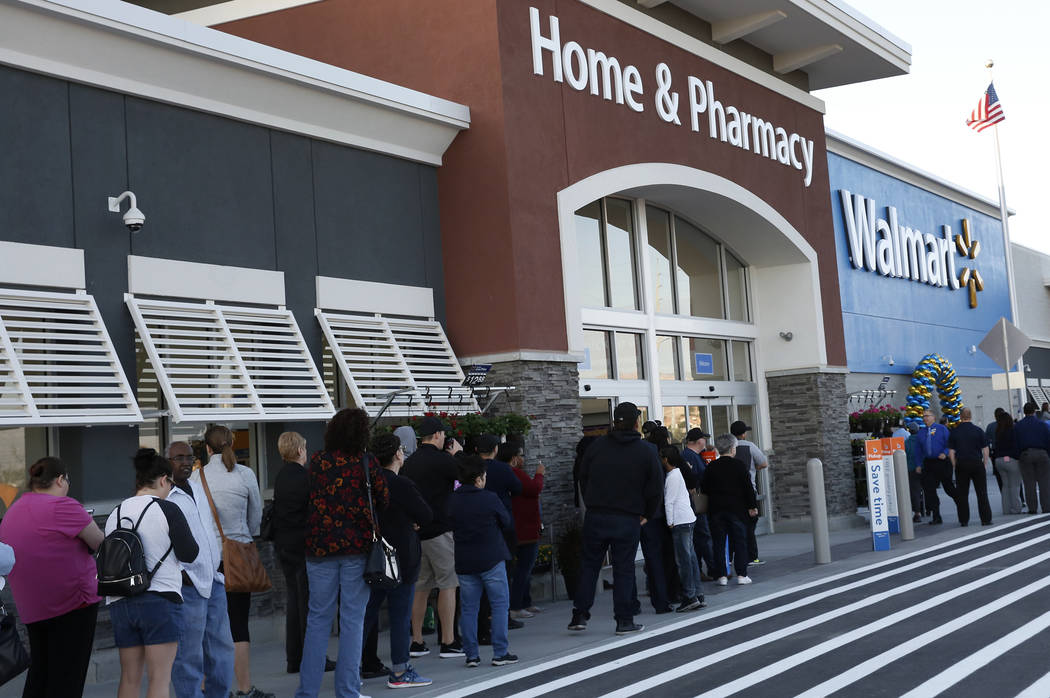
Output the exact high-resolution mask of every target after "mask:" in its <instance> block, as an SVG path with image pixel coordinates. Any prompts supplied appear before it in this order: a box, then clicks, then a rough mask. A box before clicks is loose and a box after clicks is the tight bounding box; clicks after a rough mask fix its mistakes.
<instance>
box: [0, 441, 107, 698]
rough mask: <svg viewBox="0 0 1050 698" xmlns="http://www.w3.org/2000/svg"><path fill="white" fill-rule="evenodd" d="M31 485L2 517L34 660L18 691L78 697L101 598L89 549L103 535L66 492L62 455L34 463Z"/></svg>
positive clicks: (0, 529)
mask: <svg viewBox="0 0 1050 698" xmlns="http://www.w3.org/2000/svg"><path fill="white" fill-rule="evenodd" d="M28 490H29V491H28V492H25V493H24V494H23V495H22V496H21V497H19V498H18V499H17V500H16V501H15V503H14V504H12V505H11V508H10V509H8V510H7V513H6V514H5V515H4V518H3V521H2V522H0V540H2V541H3V542H4V543H7V544H8V545H10V546H11V547H12V548H14V551H15V566H14V569H12V570H11V573H10V574H9V575H8V576H7V581H8V583H9V584H10V585H11V593H12V595H13V596H14V598H15V608H17V609H18V615H19V617H20V618H21V620H22V622H23V623H25V624H26V630H28V633H29V649H30V655H31V657H32V661H31V663H30V665H29V673H28V675H27V676H26V683H25V688H24V689H23V693H22V696H23V698H27V697H30V696H41V697H45V696H46V697H51V696H65V697H68V696H79V695H81V694H82V693H83V692H84V679H85V677H86V676H87V669H88V663H89V662H90V660H91V647H92V644H93V643H94V640H95V619H96V617H97V616H98V602H99V600H100V599H99V597H98V594H97V593H96V592H97V591H98V581H97V580H96V577H95V574H96V571H95V558H94V557H93V556H92V555H91V552H92V551H93V550H95V549H96V548H98V546H99V544H100V543H102V538H103V535H102V531H101V530H100V529H99V527H98V526H97V525H95V522H94V521H93V520H92V518H91V515H90V514H88V513H87V511H86V510H85V509H84V507H83V506H81V505H80V502H78V501H77V500H75V499H73V498H72V497H69V496H67V495H68V494H69V471H68V470H67V469H66V466H65V464H63V463H62V461H60V460H59V459H57V458H41V459H40V460H38V461H37V462H36V463H33V465H32V466H30V468H29V487H28Z"/></svg>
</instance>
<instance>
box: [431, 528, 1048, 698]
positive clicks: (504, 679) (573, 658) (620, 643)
mask: <svg viewBox="0 0 1050 698" xmlns="http://www.w3.org/2000/svg"><path fill="white" fill-rule="evenodd" d="M1048 525H1050V517H1048V516H1044V515H1038V516H1033V517H1031V518H1027V519H1020V520H1018V521H1011V522H1009V523H1005V524H1000V525H997V526H993V527H991V528H988V529H985V530H980V531H978V532H976V533H971V534H967V535H965V536H960V537H958V538H953V539H952V540H948V541H944V542H941V543H937V544H936V545H931V546H928V547H925V548H922V549H918V550H914V551H911V552H908V553H904V554H902V555H897V556H895V557H893V558H890V559H887V560H880V561H878V562H874V563H871V564H869V565H864V566H861V567H858V568H856V569H853V570H849V571H846V572H840V573H837V574H834V575H830V576H827V577H823V578H821V579H817V580H813V581H811V582H804V583H802V584H798V585H796V586H793V587H791V588H789V589H783V590H781V591H777V592H774V593H771V594H765V595H763V596H759V597H757V598H754V599H750V600H747V601H743V602H741V603H738V604H734V605H732V606H728V607H726V608H720V609H717V610H714V611H710V612H706V613H702V614H701V615H695V616H693V617H691V618H688V619H685V620H682V621H679V622H677V623H671V624H669V625H666V626H663V627H660V628H657V629H654V630H651V631H648V632H645V633H643V634H640V635H637V636H633V637H627V638H623V639H621V640H617V641H615V642H611V643H608V644H601V645H598V646H595V647H591V648H588V649H585V650H581V651H579V652H574V653H572V654H568V655H565V656H562V657H558V658H556V659H552V660H549V661H546V662H542V663H540V664H537V665H534V666H530V667H524V668H522V669H519V670H517V671H514V672H512V673H509V674H504V675H502V676H496V677H493V678H491V679H487V680H485V681H478V682H473V683H471V684H470V685H468V686H464V687H462V688H459V689H455V690H452V691H448V692H446V693H443V694H442V696H443V697H444V698H464V697H465V696H470V695H474V694H476V693H481V692H483V691H486V690H489V689H492V688H497V687H499V686H504V685H507V684H509V683H513V682H515V681H519V680H522V679H525V678H528V677H530V676H534V675H537V674H542V673H544V672H546V671H550V670H552V669H556V668H558V667H561V666H565V665H567V664H572V663H575V662H579V661H581V660H584V659H587V658H589V657H591V656H594V655H596V654H603V653H605V652H609V651H613V650H616V649H619V648H622V647H627V646H630V645H631V644H634V643H637V642H641V641H644V640H650V639H652V638H653V637H657V636H659V635H663V634H667V633H672V632H675V631H678V630H681V629H684V628H688V627H689V626H691V625H696V624H698V623H704V622H708V621H710V620H712V619H714V618H717V617H719V616H723V615H726V614H728V613H737V612H739V611H741V610H744V609H747V608H751V607H754V606H758V605H761V604H765V603H768V602H770V601H774V600H776V599H779V598H783V597H785V596H790V595H794V594H798V593H800V592H803V591H806V590H809V589H813V588H815V587H821V586H825V585H828V584H832V583H834V582H837V581H839V580H842V579H847V578H850V577H856V576H858V575H865V574H866V573H868V572H872V571H875V570H879V569H881V568H885V567H888V566H891V565H897V564H899V563H901V562H903V561H906V560H909V559H912V558H916V557H919V556H923V559H921V560H918V561H916V562H912V563H909V564H907V565H904V566H902V567H897V568H894V569H891V570H888V571H886V572H883V573H879V574H875V575H871V576H867V577H864V578H863V579H861V580H860V581H857V582H852V583H850V584H846V585H843V586H840V587H835V588H834V589H829V590H827V591H824V592H818V593H817V594H814V595H813V596H809V597H806V598H805V599H802V600H799V601H795V602H792V603H790V604H786V605H784V606H779V607H777V608H775V609H772V610H770V611H765V612H762V613H759V614H756V615H754V616H751V617H749V618H746V619H743V620H740V621H735V622H734V623H731V624H728V625H725V626H721V627H719V628H717V629H716V630H713V631H707V633H701V634H699V635H694V636H691V637H689V638H684V639H682V640H677V641H673V642H671V643H666V644H663V645H660V646H659V647H655V648H652V649H650V650H644V651H641V652H637V653H635V654H633V655H631V656H630V657H625V658H623V659H618V660H614V661H611V662H606V663H604V664H601V665H599V666H597V667H593V668H589V669H585V670H583V671H580V672H576V673H574V674H572V675H571V676H567V677H565V678H563V679H558V680H555V681H553V682H550V683H547V684H543V685H542V686H538V687H535V688H532V689H527V690H525V691H522V692H520V693H517V694H514V696H513V698H529V697H531V696H539V695H543V694H544V693H548V692H550V691H553V690H557V689H558V688H562V687H564V686H568V685H572V684H574V683H576V682H578V681H581V680H584V679H586V678H589V677H592V676H598V675H601V674H604V673H607V672H608V671H611V670H614V669H617V668H619V667H621V666H626V665H628V664H630V663H632V662H636V661H641V660H642V659H646V658H648V657H651V656H655V655H657V654H661V653H663V652H666V651H669V650H672V649H674V648H676V647H681V646H683V645H688V644H692V643H693V642H696V641H698V640H700V639H704V638H705V637H709V636H714V635H716V634H719V633H722V632H728V631H729V630H733V629H736V628H739V627H743V626H745V625H748V624H751V623H755V622H757V621H760V620H764V619H766V618H771V617H773V616H776V615H780V614H782V613H786V612H788V611H792V610H795V609H797V608H800V607H803V606H806V605H810V604H813V603H816V602H818V601H820V600H823V599H825V598H828V597H830V596H834V595H836V594H841V593H844V592H846V591H850V590H852V589H856V588H859V587H862V586H866V585H869V584H873V583H876V582H879V581H882V580H883V579H887V578H890V577H893V576H895V575H897V574H900V573H902V572H907V571H910V570H914V569H918V568H920V567H922V566H925V565H929V564H933V563H935V562H938V561H940V560H944V559H947V558H950V557H954V556H956V555H961V554H965V553H968V552H970V551H972V550H974V549H976V548H980V547H984V546H987V545H992V544H997V543H1001V542H1002V541H1004V540H1007V539H1009V538H1013V537H1015V536H1019V535H1025V534H1027V533H1031V532H1032V531H1035V530H1038V529H1040V528H1044V527H1046V526H1048ZM1011 529H1016V530H1011ZM977 539H983V540H977ZM1039 540H1043V539H1042V538H1040V539H1039ZM969 541H975V542H973V543H972V545H971V546H970V547H968V548H965V547H960V548H958V549H956V550H949V551H947V552H943V553H940V554H936V555H931V553H934V552H936V551H938V550H943V549H944V548H948V547H952V546H956V545H960V544H964V543H966V542H969ZM1028 545H1031V543H1023V544H1020V546H1019V547H1026V546H1028ZM1015 549H1017V547H1015V548H1010V549H1009V550H1004V551H999V552H997V553H996V555H1003V554H1007V553H1008V552H1010V551H1013V550H1015ZM990 557H994V556H990ZM982 559H983V558H982ZM1042 698H1045V696H1044V697H1042Z"/></svg>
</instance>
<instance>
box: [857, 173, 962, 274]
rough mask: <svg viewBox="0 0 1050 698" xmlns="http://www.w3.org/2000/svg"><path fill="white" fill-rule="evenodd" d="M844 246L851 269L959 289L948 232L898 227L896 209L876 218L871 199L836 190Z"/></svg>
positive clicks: (950, 238) (942, 228)
mask: <svg viewBox="0 0 1050 698" xmlns="http://www.w3.org/2000/svg"><path fill="white" fill-rule="evenodd" d="M839 199H840V200H841V202H842V219H843V223H845V228H846V244H847V245H848V247H849V259H850V263H851V264H852V265H853V268H854V269H866V270H868V271H871V272H876V273H878V274H880V275H881V276H888V277H891V278H896V279H908V280H911V281H919V282H921V283H924V284H929V285H930V286H936V287H938V288H948V289H950V290H952V291H955V290H957V289H958V288H959V279H958V275H957V274H956V272H955V257H956V246H953V245H952V229H951V227H950V226H947V225H942V226H941V231H940V233H941V235H940V237H937V236H935V235H934V234H933V233H923V232H922V231H921V230H917V229H915V228H911V227H909V226H906V225H901V224H900V223H899V222H898V217H897V209H896V208H895V207H893V206H887V207H886V218H876V217H875V212H876V205H875V200H874V199H868V198H866V197H864V196H862V195H861V194H851V193H850V192H848V191H846V190H845V189H840V190H839Z"/></svg>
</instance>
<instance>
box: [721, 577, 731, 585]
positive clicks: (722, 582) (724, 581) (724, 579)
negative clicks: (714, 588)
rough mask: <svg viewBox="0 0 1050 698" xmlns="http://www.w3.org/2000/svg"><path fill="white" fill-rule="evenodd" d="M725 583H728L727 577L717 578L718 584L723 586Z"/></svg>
mask: <svg viewBox="0 0 1050 698" xmlns="http://www.w3.org/2000/svg"><path fill="white" fill-rule="evenodd" d="M726 584H729V577H719V578H718V586H720V587H724V586H725V585H726Z"/></svg>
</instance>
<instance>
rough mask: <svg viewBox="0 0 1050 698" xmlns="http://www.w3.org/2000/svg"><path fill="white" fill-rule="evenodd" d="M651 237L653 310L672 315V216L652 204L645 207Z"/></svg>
mask: <svg viewBox="0 0 1050 698" xmlns="http://www.w3.org/2000/svg"><path fill="white" fill-rule="evenodd" d="M645 222H646V228H647V230H648V237H649V245H648V248H647V249H648V251H649V275H650V277H651V283H650V288H651V290H652V294H653V310H654V311H656V312H657V313H662V314H665V315H671V314H673V313H674V312H675V306H674V281H673V279H672V277H671V261H672V260H671V217H670V216H669V215H668V214H667V212H666V211H663V210H661V209H658V208H654V207H652V206H647V207H646V209H645Z"/></svg>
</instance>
